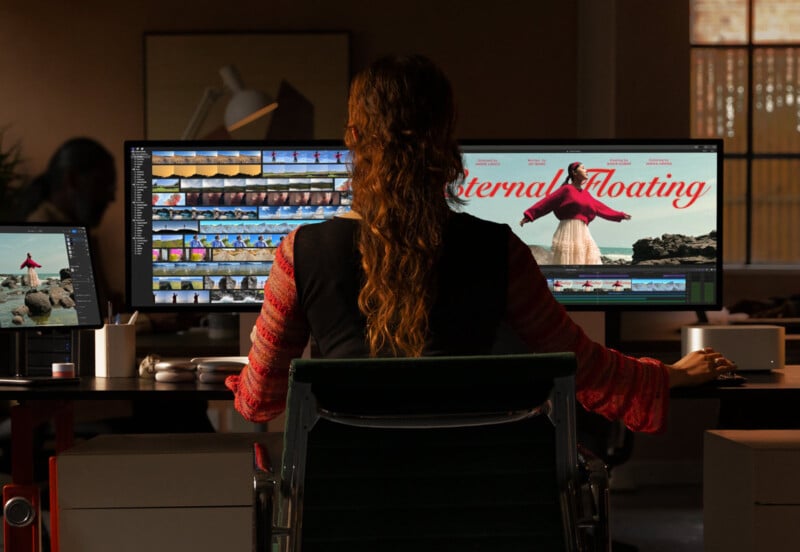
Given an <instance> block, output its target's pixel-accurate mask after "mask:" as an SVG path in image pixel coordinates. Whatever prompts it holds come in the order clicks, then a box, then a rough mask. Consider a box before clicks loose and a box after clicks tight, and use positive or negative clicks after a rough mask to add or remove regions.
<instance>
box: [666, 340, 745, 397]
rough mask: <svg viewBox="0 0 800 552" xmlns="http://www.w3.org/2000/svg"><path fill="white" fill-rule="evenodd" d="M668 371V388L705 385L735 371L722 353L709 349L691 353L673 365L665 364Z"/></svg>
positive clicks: (734, 365)
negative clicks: (721, 375)
mask: <svg viewBox="0 0 800 552" xmlns="http://www.w3.org/2000/svg"><path fill="white" fill-rule="evenodd" d="M667 369H668V370H669V386H670V387H685V386H690V385H699V384H701V383H706V382H709V381H711V380H713V379H714V378H716V377H718V376H719V375H720V374H724V373H726V372H731V371H732V370H735V369H736V364H734V363H733V362H731V361H730V360H729V359H728V358H726V357H725V355H723V354H722V353H720V352H718V351H715V350H714V349H712V348H711V347H705V348H703V349H700V350H698V351H692V352H691V353H689V354H687V355H686V356H684V357H683V358H681V359H680V360H679V361H678V362H676V363H675V364H667Z"/></svg>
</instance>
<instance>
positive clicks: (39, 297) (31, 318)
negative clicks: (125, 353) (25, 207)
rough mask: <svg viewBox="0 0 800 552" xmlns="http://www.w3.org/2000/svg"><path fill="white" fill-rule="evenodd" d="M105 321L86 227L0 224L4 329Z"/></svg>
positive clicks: (68, 326) (0, 293) (1, 318)
mask: <svg viewBox="0 0 800 552" xmlns="http://www.w3.org/2000/svg"><path fill="white" fill-rule="evenodd" d="M102 323H103V320H102V314H101V308H100V305H99V304H98V297H97V288H96V286H95V277H94V272H93V270H92V258H91V252H90V250H89V238H88V236H87V232H86V228H85V227H82V226H55V225H41V224H14V225H0V330H25V329H35V330H44V329H48V328H59V329H80V328H98V327H100V326H102Z"/></svg>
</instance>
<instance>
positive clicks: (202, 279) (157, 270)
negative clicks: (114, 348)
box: [125, 140, 351, 312]
mask: <svg viewBox="0 0 800 552" xmlns="http://www.w3.org/2000/svg"><path fill="white" fill-rule="evenodd" d="M348 159H349V158H348V152H347V149H346V148H345V147H344V145H343V144H342V143H341V142H333V141H306V142H293V143H274V142H269V143H267V142H263V141H259V142H255V141H253V142H248V141H230V140H229V141H224V142H187V141H178V140H175V141H128V142H126V143H125V162H126V166H125V184H126V187H125V189H126V199H127V202H126V209H127V219H126V225H127V226H126V228H127V236H126V238H127V239H126V243H127V246H126V248H127V261H128V272H127V300H128V304H129V306H130V307H131V308H133V309H139V310H145V311H146V310H160V311H165V310H166V311H182V310H192V309H196V310H201V311H219V310H222V311H228V312H238V311H257V310H259V309H260V308H261V303H262V301H263V299H264V291H263V290H264V284H265V282H266V279H267V276H268V275H269V271H270V268H271V267H272V262H273V259H274V255H275V249H276V248H277V246H278V244H279V243H280V242H281V240H282V239H283V237H284V236H285V235H286V234H288V233H289V232H291V231H292V230H293V229H294V228H296V227H297V226H300V225H303V224H313V223H316V222H321V221H323V220H326V219H329V218H331V217H333V216H334V215H336V214H339V213H344V212H346V211H349V209H350V207H349V205H350V199H351V195H350V189H349V181H348Z"/></svg>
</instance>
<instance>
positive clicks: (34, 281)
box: [19, 253, 42, 288]
mask: <svg viewBox="0 0 800 552" xmlns="http://www.w3.org/2000/svg"><path fill="white" fill-rule="evenodd" d="M19 267H20V268H21V269H22V268H27V269H28V285H29V286H30V287H32V288H38V287H39V284H40V283H41V282H40V281H39V275H38V274H36V269H37V268H42V265H40V264H39V263H37V262H36V261H34V260H33V257H31V254H30V253H28V256H27V258H26V259H25V260H24V261H22V264H21V265H19Z"/></svg>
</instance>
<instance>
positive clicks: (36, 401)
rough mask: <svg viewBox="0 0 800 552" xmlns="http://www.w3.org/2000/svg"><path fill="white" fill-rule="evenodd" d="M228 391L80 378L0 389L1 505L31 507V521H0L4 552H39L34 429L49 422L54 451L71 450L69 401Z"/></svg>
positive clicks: (224, 394) (191, 396) (213, 395)
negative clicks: (6, 444)
mask: <svg viewBox="0 0 800 552" xmlns="http://www.w3.org/2000/svg"><path fill="white" fill-rule="evenodd" d="M232 398H233V395H232V393H231V392H230V391H229V390H228V389H227V388H225V386H224V385H223V384H221V383H219V384H205V383H194V382H182V383H162V382H156V381H154V380H150V379H144V378H94V377H81V381H80V382H79V383H77V384H55V385H52V386H47V385H38V386H31V387H23V386H0V399H4V400H16V401H18V402H19V404H16V405H14V406H13V407H12V408H11V477H12V483H11V484H9V485H6V486H5V487H4V488H3V503H4V504H6V502H7V501H8V500H9V499H10V498H13V497H22V498H25V499H28V500H30V501H31V503H32V504H33V506H34V511H35V519H36V522H35V523H34V524H31V525H29V526H25V527H13V526H11V525H9V524H8V523H7V521H6V519H5V518H4V523H3V534H4V540H3V550H4V551H5V552H22V551H24V552H39V550H41V549H42V548H41V546H40V544H41V542H40V541H41V535H40V531H39V526H38V525H37V524H38V522H39V519H40V515H39V514H40V512H39V511H38V510H39V501H38V499H39V497H38V495H39V492H40V491H39V489H38V486H37V485H36V484H35V481H34V473H33V462H34V447H33V439H34V430H35V428H36V427H37V426H39V425H41V424H43V423H46V422H47V421H49V420H53V421H54V423H55V429H56V452H61V451H64V450H66V449H67V448H69V447H71V446H72V441H73V435H72V427H73V414H72V403H73V402H74V401H78V400H81V401H83V400H113V399H139V400H142V399H145V400H147V399H152V400H169V401H173V400H174V401H180V400H197V399H204V400H230V399H232Z"/></svg>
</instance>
